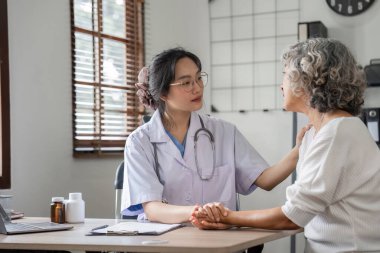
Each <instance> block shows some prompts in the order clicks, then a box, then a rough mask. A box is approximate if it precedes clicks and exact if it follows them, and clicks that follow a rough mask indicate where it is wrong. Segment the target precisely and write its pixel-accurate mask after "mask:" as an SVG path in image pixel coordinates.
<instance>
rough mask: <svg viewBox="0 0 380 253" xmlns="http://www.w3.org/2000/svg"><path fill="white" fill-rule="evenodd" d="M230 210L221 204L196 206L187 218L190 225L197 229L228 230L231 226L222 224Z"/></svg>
mask: <svg viewBox="0 0 380 253" xmlns="http://www.w3.org/2000/svg"><path fill="white" fill-rule="evenodd" d="M229 213H231V210H230V209H228V208H227V207H224V206H223V204H221V203H218V202H214V203H208V204H205V205H204V206H199V205H196V206H195V207H194V209H193V212H192V214H191V216H190V218H189V220H190V222H191V224H193V226H195V227H197V228H199V229H228V228H230V227H232V226H231V225H228V224H225V223H223V221H224V220H225V218H226V217H227V216H228V214H229Z"/></svg>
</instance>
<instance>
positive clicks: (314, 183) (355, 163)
mask: <svg viewBox="0 0 380 253" xmlns="http://www.w3.org/2000/svg"><path fill="white" fill-rule="evenodd" d="M283 63H284V72H283V73H284V77H283V83H282V85H281V89H282V91H283V96H284V108H285V109H286V110H287V111H293V112H300V113H304V114H305V115H306V116H307V117H308V118H309V120H310V123H311V124H312V125H313V127H312V128H311V129H310V130H309V131H308V132H307V133H306V134H305V136H304V138H303V140H302V144H301V147H300V154H299V160H298V164H297V180H296V182H295V183H294V184H293V185H291V186H289V187H288V188H287V190H286V197H287V201H286V203H285V204H284V205H283V206H282V207H276V208H272V209H267V210H252V211H241V212H236V211H230V210H229V209H227V208H223V207H220V206H218V207H216V206H215V207H214V208H213V209H210V210H206V209H205V208H202V207H199V208H198V210H197V211H195V212H193V216H192V218H191V221H192V223H193V224H194V225H195V226H197V227H199V228H202V229H225V228H228V227H230V226H231V225H237V226H250V227H255V228H264V229H296V228H299V227H303V228H304V231H305V237H306V248H305V252H352V251H355V252H356V251H376V252H378V251H380V151H379V148H378V147H377V145H376V144H375V142H374V140H373V139H372V137H371V136H370V134H369V132H368V130H367V128H366V126H365V125H364V124H363V122H362V121H361V120H360V119H359V118H357V117H355V115H358V114H359V113H360V110H361V106H362V105H363V101H364V100H363V92H364V89H365V86H366V81H365V78H364V76H363V73H362V71H361V70H360V68H358V66H357V63H356V61H355V59H354V58H353V56H352V55H351V53H350V52H349V50H348V49H347V47H346V46H344V45H343V44H342V43H340V42H339V41H336V40H332V39H323V38H316V39H310V40H307V41H305V42H300V43H297V44H295V45H294V46H291V47H290V48H289V49H288V50H287V51H286V52H285V53H284V55H283ZM215 210H217V211H219V212H220V213H219V215H218V219H215V218H213V217H214V216H213V215H212V212H215ZM210 213H211V215H210ZM215 217H216V216H215Z"/></svg>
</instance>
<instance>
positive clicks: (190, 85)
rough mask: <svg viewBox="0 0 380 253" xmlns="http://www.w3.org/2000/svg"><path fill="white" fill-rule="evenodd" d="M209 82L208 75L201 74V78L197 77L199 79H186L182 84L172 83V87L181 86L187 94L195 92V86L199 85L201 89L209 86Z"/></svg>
mask: <svg viewBox="0 0 380 253" xmlns="http://www.w3.org/2000/svg"><path fill="white" fill-rule="evenodd" d="M207 81H208V75H207V73H206V72H201V73H199V76H197V79H196V80H194V79H191V78H186V79H184V80H182V81H181V82H178V83H172V84H170V86H179V87H180V88H181V89H183V90H184V91H186V92H191V91H192V90H194V85H195V83H197V84H198V85H199V87H201V88H204V87H205V86H206V85H207Z"/></svg>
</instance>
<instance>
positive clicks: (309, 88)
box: [282, 38, 367, 115]
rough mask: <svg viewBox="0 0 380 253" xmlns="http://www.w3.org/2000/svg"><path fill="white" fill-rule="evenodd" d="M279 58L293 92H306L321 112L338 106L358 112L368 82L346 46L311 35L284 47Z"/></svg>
mask: <svg viewBox="0 0 380 253" xmlns="http://www.w3.org/2000/svg"><path fill="white" fill-rule="evenodd" d="M282 61H283V63H284V65H285V66H286V67H288V68H289V71H290V74H289V78H290V81H291V89H292V91H293V93H294V94H296V95H301V94H306V95H307V96H308V97H309V98H310V100H309V103H310V106H311V107H312V108H315V109H317V110H318V111H319V112H321V113H325V112H330V111H334V110H337V109H340V110H344V111H347V112H348V113H350V114H352V115H358V114H359V113H360V112H361V107H362V105H363V103H364V90H365V88H366V85H367V82H366V79H365V75H364V72H363V70H362V69H361V68H360V67H359V66H358V65H357V63H356V60H355V59H354V57H353V56H352V54H351V52H350V51H349V49H348V48H347V47H346V46H345V45H343V44H342V43H341V42H339V41H337V40H334V39H326V38H313V39H309V40H306V41H303V42H299V43H297V44H295V45H293V46H291V47H290V48H289V49H287V50H286V51H285V52H284V54H283V56H282Z"/></svg>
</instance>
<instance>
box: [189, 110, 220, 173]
mask: <svg viewBox="0 0 380 253" xmlns="http://www.w3.org/2000/svg"><path fill="white" fill-rule="evenodd" d="M198 116H199V115H198ZM199 120H200V122H201V126H202V127H201V128H199V129H198V130H197V131H196V132H195V135H194V153H195V154H194V155H195V166H196V167H197V173H198V176H199V177H200V179H201V180H210V179H211V178H212V177H213V176H214V172H215V139H214V135H213V134H212V133H211V131H210V130H208V129H207V128H205V125H204V124H203V120H202V118H201V116H199ZM202 132H203V135H205V136H206V137H207V138H208V140H209V141H210V144H211V148H212V155H213V158H212V171H211V174H210V176H208V177H205V176H203V173H202V171H203V170H202V169H201V168H199V162H198V152H197V151H198V149H197V146H198V139H199V136H200V135H201V134H202Z"/></svg>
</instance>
